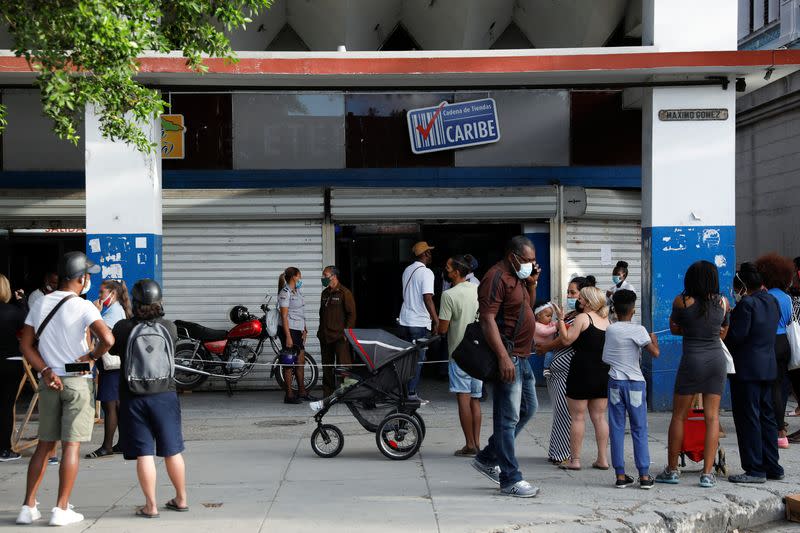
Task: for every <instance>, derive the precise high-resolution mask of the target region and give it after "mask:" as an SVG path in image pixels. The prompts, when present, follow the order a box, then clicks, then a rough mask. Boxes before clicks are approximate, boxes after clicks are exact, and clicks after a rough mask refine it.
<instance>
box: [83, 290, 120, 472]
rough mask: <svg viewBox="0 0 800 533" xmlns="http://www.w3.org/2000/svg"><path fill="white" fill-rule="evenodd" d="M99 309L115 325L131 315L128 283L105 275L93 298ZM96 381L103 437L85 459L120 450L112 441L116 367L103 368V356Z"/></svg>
mask: <svg viewBox="0 0 800 533" xmlns="http://www.w3.org/2000/svg"><path fill="white" fill-rule="evenodd" d="M94 305H95V306H96V307H97V309H99V310H100V316H102V317H103V322H105V323H106V325H107V326H108V327H109V329H113V328H114V324H116V323H117V322H119V321H120V320H124V319H126V318H130V317H131V301H130V298H129V297H128V287H126V286H125V282H124V281H122V280H119V281H117V280H115V279H107V280H105V281H103V283H102V284H101V285H100V297H99V298H98V299H97V301H95V302H94ZM97 370H98V372H99V376H100V378H99V384H98V387H97V401H98V402H100V403H101V404H102V405H103V413H105V415H104V422H103V427H104V433H105V435H104V438H103V445H102V446H100V447H99V448H97V449H96V450H95V451H93V452H92V453H88V454H86V458H87V459H97V458H100V457H111V456H112V455H114V454H115V453H122V452H120V445H119V443H117V444H116V446H115V445H114V434H115V433H116V432H117V426H118V424H119V368H111V369H110V368H106V367H105V366H104V364H103V357H101V358H100V359H98V360H97Z"/></svg>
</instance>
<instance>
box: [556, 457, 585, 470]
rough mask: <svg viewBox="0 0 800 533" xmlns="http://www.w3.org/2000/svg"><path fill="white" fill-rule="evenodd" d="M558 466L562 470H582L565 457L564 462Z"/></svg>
mask: <svg viewBox="0 0 800 533" xmlns="http://www.w3.org/2000/svg"><path fill="white" fill-rule="evenodd" d="M558 468H560V469H561V470H580V469H581V467H580V466H570V464H569V459H565V460H564V462H562V463H561V464H560V465H558Z"/></svg>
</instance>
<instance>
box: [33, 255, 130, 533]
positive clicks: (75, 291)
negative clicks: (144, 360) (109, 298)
mask: <svg viewBox="0 0 800 533" xmlns="http://www.w3.org/2000/svg"><path fill="white" fill-rule="evenodd" d="M99 271H100V269H99V267H98V266H97V265H95V264H94V263H93V262H91V261H90V260H89V259H88V258H87V257H86V255H85V254H83V253H81V252H68V253H66V254H64V256H63V257H62V258H61V260H60V261H59V265H58V279H59V283H58V290H56V291H53V292H51V293H50V294H46V295H44V296H42V297H41V298H39V299H38V300H37V301H36V302H34V304H33V306H32V307H31V310H30V312H29V313H28V316H27V317H26V318H25V326H24V327H23V328H22V335H21V339H20V348H21V351H22V354H23V355H24V357H25V360H26V361H27V362H28V363H29V364H30V365H31V367H32V368H33V370H34V371H35V372H38V374H39V443H38V444H37V446H36V451H35V452H34V453H33V456H32V457H31V461H30V463H29V464H28V483H27V487H26V489H25V502H24V505H23V506H22V509H21V510H20V512H19V515H18V516H17V523H18V524H31V523H33V522H34V521H36V520H38V519H39V518H41V517H42V514H41V512H39V509H38V508H37V502H36V492H37V491H38V489H39V485H40V484H41V482H42V479H43V478H44V472H45V469H46V465H47V462H48V459H49V457H50V456H51V455H52V453H53V451H54V450H55V446H56V443H57V442H59V441H61V445H62V462H63V464H62V465H61V469H60V471H59V485H58V500H57V503H56V506H55V507H53V514H52V516H51V518H50V525H51V526H65V525H68V524H74V523H77V522H80V521H82V520H83V515H82V514H80V513H78V512H77V511H75V510H74V509H73V508H72V506H71V505H70V504H69V499H70V495H71V493H72V488H73V486H74V484H75V478H76V477H77V476H78V464H79V462H80V443H81V442H88V441H90V440H91V439H92V429H93V427H94V398H93V394H92V379H91V378H92V376H91V373H89V372H84V373H83V375H81V374H80V373H68V372H67V371H66V368H65V366H66V365H67V364H68V363H74V362H76V361H77V362H88V363H89V366H90V367H91V365H92V364H93V363H94V361H96V360H97V359H98V358H99V357H100V356H101V355H102V354H104V353H106V352H107V351H108V349H109V348H110V347H111V345H112V344H114V337H113V335H112V334H111V330H110V329H109V328H108V326H107V325H106V324H105V322H103V318H102V317H101V316H100V311H98V310H97V308H96V307H95V306H94V305H93V304H92V303H91V302H88V301H86V300H84V299H83V298H79V297H78V296H79V295H83V294H86V293H87V292H89V288H90V287H91V284H92V280H91V276H90V274H97V273H99ZM87 328H88V329H89V330H90V331H91V333H92V335H93V336H94V337H95V338H96V339H97V342H96V343H95V346H94V349H93V350H91V351H90V350H89V345H88V343H87V335H86V330H87Z"/></svg>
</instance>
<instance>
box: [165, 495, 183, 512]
mask: <svg viewBox="0 0 800 533" xmlns="http://www.w3.org/2000/svg"><path fill="white" fill-rule="evenodd" d="M164 507H166V508H167V509H169V510H170V511H178V512H179V513H185V512H186V511H188V510H189V506H188V505H187V506H186V507H180V506H178V504H177V503H175V498H172V499H171V500H170V501H168V502H167V503H166V504H165V505H164Z"/></svg>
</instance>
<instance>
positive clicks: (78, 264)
mask: <svg viewBox="0 0 800 533" xmlns="http://www.w3.org/2000/svg"><path fill="white" fill-rule="evenodd" d="M86 273H89V274H99V273H100V267H99V266H98V265H96V264H94V263H93V262H92V261H90V260H89V258H88V257H86V254H84V253H83V252H67V253H65V254H64V255H63V256H62V257H61V260H60V261H59V262H58V277H59V278H61V279H64V280H70V279H75V278H79V277H81V276H83V275H84V274H86Z"/></svg>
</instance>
